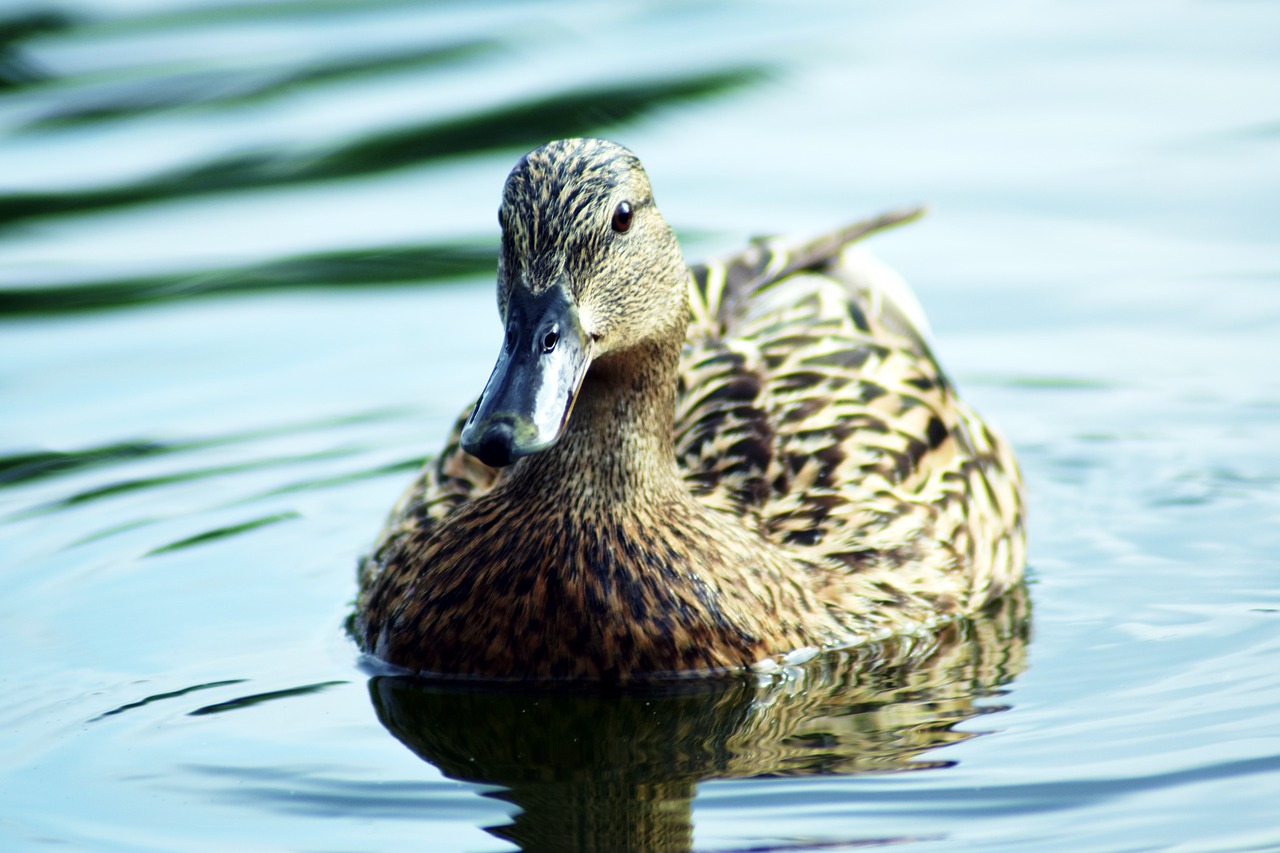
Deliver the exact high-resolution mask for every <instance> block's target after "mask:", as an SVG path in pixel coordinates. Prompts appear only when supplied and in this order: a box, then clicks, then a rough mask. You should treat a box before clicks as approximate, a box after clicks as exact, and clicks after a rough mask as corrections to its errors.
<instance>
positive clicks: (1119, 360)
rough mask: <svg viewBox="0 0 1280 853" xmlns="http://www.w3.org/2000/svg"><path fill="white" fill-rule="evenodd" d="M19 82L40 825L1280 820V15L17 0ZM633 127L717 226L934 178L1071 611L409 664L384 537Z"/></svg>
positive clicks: (1058, 826) (296, 831)
mask: <svg viewBox="0 0 1280 853" xmlns="http://www.w3.org/2000/svg"><path fill="white" fill-rule="evenodd" d="M0 83H3V88H0V454H3V458H2V459H0V466H2V467H0V648H3V649H4V652H3V664H0V688H2V690H0V804H2V805H0V849H5V850H9V849H14V850H27V849H43V848H61V849H92V850H222V849H244V850H277V849H280V850H315V851H320V850H325V851H329V850H332V851H338V850H344V851H347V850H385V849H398V848H401V847H408V846H413V847H416V848H420V849H428V850H502V849H511V847H512V844H511V842H510V841H508V840H504V839H509V838H518V839H522V843H524V844H525V845H526V846H527V847H528V848H529V849H574V843H573V838H572V837H571V836H570V834H569V833H570V832H571V830H570V829H566V828H565V827H566V826H569V827H575V826H576V827H578V828H579V829H580V828H581V827H582V826H586V825H592V826H595V827H596V829H595V830H593V831H602V830H599V826H600V825H602V824H608V822H609V821H610V820H613V821H614V822H615V824H614V826H615V829H617V832H616V833H615V835H614V836H613V837H612V839H610V840H609V841H608V843H607V844H606V843H605V842H603V841H599V837H597V842H598V843H599V844H600V845H601V846H603V847H604V849H609V847H613V848H616V849H621V847H622V846H623V844H622V842H623V841H624V840H626V839H628V838H630V839H631V840H632V841H633V842H634V844H635V846H637V847H643V846H645V845H644V843H642V842H641V841H639V840H637V839H639V838H640V835H639V833H641V832H642V831H644V827H646V826H649V827H651V826H653V825H655V823H656V822H657V823H660V822H661V821H660V820H659V818H657V817H655V814H654V813H651V812H652V809H650V810H649V811H646V808H648V807H643V806H640V805H637V803H643V802H658V803H661V804H665V805H664V806H663V808H664V809H666V811H662V809H659V811H660V812H662V814H668V816H669V815H670V814H674V815H676V817H675V818H672V820H674V821H675V823H676V824H680V821H684V823H683V824H682V826H683V827H684V828H683V829H679V827H677V829H678V830H679V831H673V832H674V835H673V836H670V835H669V836H668V838H667V842H666V843H667V846H668V847H671V848H675V849H680V848H681V847H689V846H692V847H694V848H696V849H699V850H828V849H854V848H858V847H861V846H864V845H871V846H875V845H877V844H881V843H884V844H888V843H891V842H893V843H895V845H896V846H898V847H901V848H904V849H910V850H916V849H919V850H955V849H964V850H1018V851H1022V850H1072V851H1074V850H1116V851H1120V850H1125V851H1129V850H1185V851H1200V850H1231V851H1244V850H1275V849H1280V805H1277V804H1278V803H1280V557H1278V556H1277V554H1280V450H1278V449H1277V441H1278V440H1280V373H1278V370H1277V368H1278V366H1280V99H1278V98H1277V94H1276V93H1277V92H1280V7H1277V6H1275V5H1274V4H1268V3H1261V2H1246V1H1245V0H1238V2H1219V3H1208V2H1198V3H1155V2H1140V0H1117V2H1111V3H1105V4H1104V3H1065V2H1062V3H1058V2H1039V1H1038V2H1031V3H1013V2H979V3H970V4H945V3H941V2H904V3H896V4H880V5H871V4H850V3H837V2H829V3H821V2H800V3H791V4H769V3H763V2H759V3H752V2H745V3H744V2H717V0H710V2H702V3H694V4H678V3H646V4H629V5H620V6H605V5H604V4H588V3H585V2H584V3H572V2H564V3H552V4H531V3H515V2H512V3H487V4H477V3H461V2H456V3H437V4H426V3H408V2H389V1H388V2H364V3H358V2H336V0H335V2H323V3H301V2H280V3H233V2H227V3H216V2H208V0H181V2H179V0H168V2H165V0H78V2H77V0H67V2H61V3H38V2H33V3H29V4H24V3H7V4H5V5H4V6H3V8H2V9H0ZM580 133H594V134H601V135H607V136H610V137H612V138H614V139H617V140H618V141H620V142H623V143H625V144H627V145H629V146H630V147H632V148H633V149H634V150H635V151H636V152H637V153H639V154H640V156H641V157H642V158H643V160H644V161H645V163H646V165H647V167H648V169H649V173H650V175H651V178H652V180H653V182H654V185H655V190H656V195H657V198H658V201H659V203H660V205H661V207H662V209H663V212H664V214H665V215H666V217H667V218H668V219H669V220H670V221H671V222H672V223H674V224H675V225H676V226H677V228H678V229H679V230H680V231H681V233H682V235H684V236H685V238H686V239H685V246H686V251H687V254H688V255H689V256H690V258H691V259H696V258H699V257H702V256H704V255H706V254H708V253H711V252H714V251H716V250H718V249H722V248H727V247H732V246H736V245H738V244H739V243H740V242H741V241H742V239H743V238H744V237H746V236H747V235H750V234H754V233H761V232H798V233H804V232H811V231H817V230H820V229H823V228H827V227H831V226H834V225H836V224H839V223H843V222H845V221H849V220H852V219H854V218H857V217H859V216H861V215H864V214H869V213H873V212H876V211H878V210H880V209H882V208H887V207H895V206H900V205H903V204H908V203H916V202H927V203H929V204H930V205H931V206H932V208H933V211H932V213H931V215H930V216H929V217H928V218H927V219H926V220H925V221H924V222H923V223H921V224H918V225H913V226H911V227H909V228H904V229H901V230H899V231H896V232H894V233H892V234H889V235H886V236H884V237H881V238H876V240H875V241H874V243H873V244H872V248H873V249H874V250H875V251H876V252H877V253H878V254H879V255H880V256H881V257H883V258H884V259H886V260H888V261H889V262H891V263H892V264H893V265H895V266H896V267H897V268H898V269H900V270H901V271H902V272H903V273H904V275H905V276H906V277H907V279H908V280H909V281H911V282H912V283H913V285H914V286H915V288H916V290H917V292H918V293H919V295H920V297H921V300H922V301H923V303H924V306H925V308H926V310H927V312H928V314H929V316H930V319H931V321H932V323H933V326H934V330H935V333H936V337H937V349H938V351H939V354H940V356H941V358H942V360H943V362H944V364H945V365H946V367H947V368H948V369H949V371H950V373H951V374H952V376H953V377H954V378H955V379H956V381H957V383H958V384H959V385H960V387H961V389H962V391H963V392H964V393H965V394H966V396H967V397H968V398H970V399H971V400H972V401H973V402H974V403H975V404H976V405H977V406H978V407H979V408H980V409H981V410H982V411H983V412H984V413H986V414H987V415H989V416H990V417H991V419H992V420H994V421H996V422H997V423H999V424H1000V425H1001V427H1002V428H1003V429H1004V431H1005V432H1006V433H1007V434H1008V435H1009V436H1010V437H1011V439H1012V440H1013V442H1014V444H1015V445H1016V446H1017V448H1018V451H1019V454H1020V458H1021V460H1022V463H1023V466H1024V468H1025V472H1026V477H1027V480H1028V484H1029V489H1030V496H1031V530H1030V545H1031V574H1032V578H1033V583H1032V585H1031V587H1030V596H1031V617H1030V627H1029V631H1030V633H1029V639H1028V637H1027V635H1025V634H1023V633H1019V630H1018V628H1017V619H1016V618H1014V617H1016V615H1017V614H1013V615H1012V616H1010V617H1009V618H1010V619H1013V623H1010V624H1004V626H1003V627H1001V626H1000V624H996V625H995V626H994V627H993V625H991V624H988V625H986V626H985V627H983V626H981V625H980V626H978V627H976V628H974V633H972V634H971V635H966V636H965V637H963V638H959V639H957V638H954V637H953V638H951V639H950V640H949V641H948V642H950V643H951V645H948V646H947V647H946V649H944V652H943V653H942V654H940V656H939V657H938V658H937V661H938V663H937V665H936V666H935V667H933V669H932V670H928V671H925V672H888V673H885V672H875V673H871V674H867V675H865V676H864V677H863V678H862V680H861V681H860V680H859V679H858V678H857V677H856V675H857V673H858V668H857V665H856V663H857V662H856V661H853V662H850V661H843V662H841V661H835V662H828V664H827V669H823V668H821V667H819V668H818V669H817V670H815V671H812V672H810V674H809V676H808V679H809V681H808V682H803V683H802V684H801V685H800V686H799V687H797V688H796V689H795V690H794V691H792V693H791V694H788V693H787V692H786V691H785V690H782V691H781V692H778V691H775V692H774V693H772V694H768V693H764V694H758V695H757V694H755V693H753V690H752V688H750V687H749V686H748V685H745V684H742V683H732V682H731V683H716V684H707V685H703V686H701V687H700V688H699V689H698V690H694V691H692V692H691V693H689V694H679V695H674V696H673V695H658V696H642V697H621V698H619V697H614V698H612V699H599V698H598V697H591V696H568V697H558V698H546V697H543V698H538V697H532V698H531V697H527V696H518V695H517V696H510V695H501V694H498V695H483V694H482V695H479V696H476V695H473V694H451V693H448V692H443V693H441V692H431V691H430V690H426V691H424V690H423V689H422V688H418V687H414V686H413V685H408V684H402V683H399V682H396V681H394V680H385V679H384V680H374V681H373V682H372V683H371V682H370V678H369V675H368V673H367V672H366V671H365V670H363V669H361V668H360V666H359V661H358V657H357V654H356V650H355V649H354V647H353V646H352V644H351V643H350V642H349V640H348V639H347V637H346V636H345V634H344V633H343V627H342V622H343V619H344V618H345V616H346V614H347V612H348V609H349V604H350V601H351V599H352V597H353V595H354V564H355V560H356V557H357V555H358V554H359V553H361V551H362V550H363V549H364V548H366V547H367V546H368V544H369V543H370V541H371V540H372V537H373V536H374V534H375V533H376V531H377V528H378V526H379V524H380V523H381V520H382V518H383V516H384V514H385V513H386V511H387V510H388V508H389V507H390V505H391V503H392V502H393V501H394V499H395V498H396V497H397V495H398V494H399V492H400V490H401V489H402V488H403V487H404V485H405V484H406V483H407V481H408V479H409V478H410V477H411V472H412V470H413V469H414V467H415V465H416V464H417V462H418V461H419V460H421V459H422V458H423V457H424V456H426V455H428V454H430V453H431V452H433V451H434V449H435V448H436V447H437V446H438V444H439V443H440V441H441V439H442V437H443V435H444V433H445V431H446V429H447V427H448V424H449V423H450V421H451V419H452V418H453V416H454V414H455V413H456V412H457V410H458V409H459V408H460V407H461V406H462V405H464V404H465V403H466V402H467V401H468V400H469V398H471V397H473V396H474V395H475V394H476V392H477V391H478V390H479V389H480V387H481V385H482V384H483V381H484V379H485V378H486V376H487V374H488V370H489V368H490V366H491V360H492V357H493V355H494V353H495V352H496V346H497V339H498V334H497V324H496V321H495V311H494V307H493V298H492V293H491V284H492V281H491V269H492V259H491V250H492V247H493V246H494V245H495V241H496V223H495V221H494V211H495V210H496V207H497V201H498V194H499V190H500V187H501V183H502V180H503V178H504V177H505V175H506V172H507V170H508V169H509V168H510V166H511V164H512V163H513V162H514V160H515V159H516V158H517V157H518V156H519V155H520V154H521V153H523V152H524V151H525V150H527V149H529V148H531V147H534V146H535V145H537V144H539V143H540V142H542V141H545V140H546V139H548V138H551V137H553V136H559V135H572V134H580ZM997 621H998V620H997ZM948 649H949V650H950V651H947V650H948ZM948 655H950V656H948ZM967 655H970V656H967ZM972 656H976V657H972ZM974 661H978V662H976V663H975V662H974ZM806 703H808V704H806ZM384 723H385V725H384ZM770 726H773V728H770ZM393 733H394V736H393ZM978 733H980V734H981V736H973V737H970V736H968V735H972V734H978ZM397 738H400V739H397ZM402 740H403V741H404V743H402ZM406 743H407V744H408V745H409V746H410V748H406V745H405V744H406ZM414 750H417V751H418V752H421V753H423V754H424V755H426V756H427V757H429V758H431V759H432V760H433V762H434V763H432V762H427V761H424V760H422V759H421V758H419V757H418V755H417V754H416V753H415V751H414ZM905 770H910V771H911V772H902V771H905ZM868 771H875V772H868ZM479 780H483V781H479ZM521 809H524V810H525V812H524V814H523V816H520V817H517V815H518V814H519V813H520V811H521ZM637 815H639V816H638V817H637ZM593 816H594V817H593ZM596 818H599V820H596ZM663 819H667V818H663ZM593 820H594V821H595V823H593ZM627 820H633V821H635V823H634V824H633V825H629V824H627V823H626V821H627ZM689 825H691V827H692V829H691V830H688V826H689ZM504 827H505V828H504ZM618 827H621V828H620V829H618ZM681 832H683V833H685V834H684V835H681ZM539 833H541V834H539ZM690 833H691V835H690ZM672 837H674V838H675V840H674V841H673V840H671V839H672ZM579 840H581V839H579ZM577 846H578V847H584V846H586V842H585V841H584V842H582V843H581V844H578V845H577ZM651 846H654V847H658V846H661V845H660V844H659V842H658V841H652V842H651Z"/></svg>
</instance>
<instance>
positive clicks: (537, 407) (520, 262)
mask: <svg viewBox="0 0 1280 853" xmlns="http://www.w3.org/2000/svg"><path fill="white" fill-rule="evenodd" d="M498 221H499V223H500V224H501V226H502V252H501V254H500V256H499V260H498V312H499V314H500V315H501V316H502V324H503V328H504V330H505V339H504V342H503V346H502V350H501V352H499V354H498V363H497V364H496V365H495V366H494V368H493V374H492V375H491V376H490V377H489V382H488V384H487V385H485V389H484V393H483V394H482V395H481V397H480V400H479V401H478V402H477V403H476V406H475V409H474V410H473V411H472V413H471V417H470V418H469V419H468V421H467V424H466V426H465V427H464V428H463V431H462V447H463V449H464V450H466V451H467V452H468V453H470V454H472V455H473V456H475V457H477V458H478V459H480V460H481V461H482V462H484V463H486V464H488V465H491V466H494V467H502V466H505V465H509V464H511V463H512V462H514V461H515V460H517V459H519V458H520V457H523V456H528V455H530V454H533V453H537V452H539V451H542V450H545V449H547V448H548V447H551V446H552V445H553V444H555V443H556V441H557V440H558V439H559V438H560V436H561V435H562V434H563V433H564V430H565V427H566V425H567V424H568V422H569V417H570V415H571V414H572V412H573V407H574V402H575V401H576V400H577V398H578V394H579V391H580V390H581V389H582V385H583V380H584V379H585V378H586V376H587V373H588V372H589V371H590V370H591V366H592V364H593V363H597V362H600V361H602V360H605V359H608V358H610V357H611V356H613V355H616V354H618V353H623V352H625V351H627V350H630V349H633V348H635V347H636V346H638V345H640V344H642V343H646V342H651V341H653V340H655V339H661V340H672V341H674V342H675V343H674V346H676V347H677V348H678V347H679V344H680V341H682V340H683V338H684V332H685V328H686V327H687V325H688V293H687V289H686V288H687V278H688V269H687V267H686V266H685V264H684V260H683V258H682V256H681V254H680V247H679V244H678V243H677V242H676V239H675V235H674V234H673V233H672V231H671V229H670V227H668V225H667V224H666V222H665V221H663V219H662V217H661V215H659V213H658V210H657V208H656V207H655V206H654V204H653V193H652V191H651V190H650V187H649V178H648V176H647V175H646V174H645V172H644V169H643V168H642V167H641V165H640V161H639V160H638V159H637V158H636V156H635V155H634V154H632V153H631V152H630V151H628V150H627V149H625V148H623V147H622V146H620V145H615V144H614V143H611V142H605V141H603V140H598V139H567V140H560V141H558V142H552V143H550V144H548V145H545V146H543V147H542V148H539V149H537V150H536V151H533V152H530V153H529V154H527V155H525V156H524V157H523V158H522V159H521V160H520V162H519V163H517V164H516V167H515V168H514V169H513V170H512V171H511V174H510V175H509V176H508V177H507V182H506V186H505V188H504V190H503V194H502V206H501V208H500V209H499V211H498Z"/></svg>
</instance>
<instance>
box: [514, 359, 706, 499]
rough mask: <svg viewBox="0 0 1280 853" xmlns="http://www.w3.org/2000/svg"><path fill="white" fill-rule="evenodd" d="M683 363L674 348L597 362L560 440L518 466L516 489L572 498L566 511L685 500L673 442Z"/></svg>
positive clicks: (515, 470) (580, 391) (515, 474)
mask: <svg viewBox="0 0 1280 853" xmlns="http://www.w3.org/2000/svg"><path fill="white" fill-rule="evenodd" d="M679 361H680V344H679V342H671V341H647V342H644V343H641V344H639V345H637V346H635V347H632V348H630V349H627V350H625V351H623V352H618V353H612V354H610V355H608V356H604V357H601V358H599V359H597V360H596V361H595V362H594V363H593V364H592V365H591V369H590V370H589V371H588V373H587V375H586V377H585V378H584V379H583V382H582V388H581V389H580V390H579V392H578V398H577V402H576V403H575V405H574V409H573V413H572V414H571V415H570V417H569V423H568V425H567V426H566V428H565V432H564V434H563V435H562V436H561V437H560V440H559V441H557V442H556V444H555V445H554V446H552V447H550V448H548V449H547V450H545V451H543V452H541V453H538V454H535V455H533V456H529V457H526V458H525V459H522V460H520V462H518V463H517V464H516V465H515V466H513V468H512V469H511V475H510V481H511V483H512V485H513V486H517V487H523V488H533V489H536V490H538V492H537V493H538V494H540V495H543V496H548V497H549V496H557V495H558V496H561V497H568V498H571V500H570V501H569V502H567V503H566V504H565V505H566V506H572V507H574V508H575V509H579V510H580V509H586V508H589V507H598V508H603V509H606V510H616V509H618V508H622V507H634V506H636V505H637V504H641V505H650V506H651V505H652V504H653V503H654V502H659V501H665V500H670V499H671V498H678V497H679V496H680V495H681V494H683V495H685V496H686V497H687V495H688V493H687V490H686V489H685V487H684V485H683V481H682V480H681V478H680V474H679V471H678V469H677V467H676V462H675V450H674V445H673V439H672V422H673V420H674V417H675V405H676V381H677V372H678V368H679Z"/></svg>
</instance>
